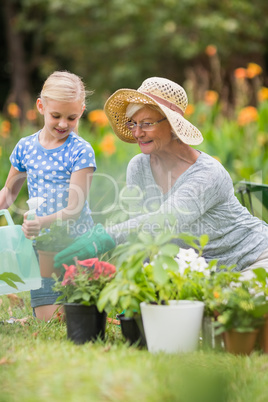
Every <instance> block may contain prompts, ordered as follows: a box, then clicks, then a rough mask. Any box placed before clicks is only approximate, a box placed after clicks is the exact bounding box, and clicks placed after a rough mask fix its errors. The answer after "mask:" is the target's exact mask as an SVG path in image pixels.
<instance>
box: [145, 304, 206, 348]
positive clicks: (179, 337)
mask: <svg viewBox="0 0 268 402" xmlns="http://www.w3.org/2000/svg"><path fill="white" fill-rule="evenodd" d="M140 307H141V315H142V321H143V326H144V332H145V337H146V341H147V347H148V350H149V352H152V353H157V352H166V353H177V352H192V351H194V350H196V349H197V348H198V341H199V334H200V329H201V325H202V318H203V312H204V303H203V302H200V301H190V300H179V301H177V300H171V301H169V305H155V304H147V303H145V302H143V303H141V304H140Z"/></svg>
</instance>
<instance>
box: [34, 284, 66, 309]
mask: <svg viewBox="0 0 268 402" xmlns="http://www.w3.org/2000/svg"><path fill="white" fill-rule="evenodd" d="M54 284H55V281H54V279H53V278H42V280H41V288H39V289H35V290H31V306H32V308H35V307H38V306H45V305H47V304H54V303H55V302H56V300H57V298H58V297H59V296H60V295H61V293H60V292H54V291H53V290H52V287H53V286H54Z"/></svg>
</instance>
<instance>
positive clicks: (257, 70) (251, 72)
mask: <svg viewBox="0 0 268 402" xmlns="http://www.w3.org/2000/svg"><path fill="white" fill-rule="evenodd" d="M261 73H262V68H261V66H259V65H258V64H256V63H249V64H248V67H247V77H248V78H254V77H256V75H260V74H261Z"/></svg>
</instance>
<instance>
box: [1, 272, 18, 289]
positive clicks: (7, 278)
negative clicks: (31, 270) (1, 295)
mask: <svg viewBox="0 0 268 402" xmlns="http://www.w3.org/2000/svg"><path fill="white" fill-rule="evenodd" d="M0 280H1V281H4V282H6V284H7V285H9V286H11V287H12V288H14V289H18V287H17V285H16V284H15V283H14V282H20V283H24V281H23V280H22V279H21V278H20V277H19V276H18V275H16V274H14V273H13V272H4V273H3V274H0Z"/></svg>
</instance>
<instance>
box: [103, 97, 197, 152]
mask: <svg viewBox="0 0 268 402" xmlns="http://www.w3.org/2000/svg"><path fill="white" fill-rule="evenodd" d="M129 103H143V104H144V105H156V106H158V107H159V108H160V109H161V110H162V112H163V113H164V115H165V116H166V118H167V119H168V121H169V124H170V125H171V127H172V131H173V132H174V133H175V134H176V135H177V137H178V138H179V139H180V140H181V141H182V142H184V143H185V144H189V145H198V144H200V143H201V142H202V141H203V136H202V134H201V133H200V131H199V130H198V129H197V128H196V127H195V126H194V125H193V124H191V123H190V122H189V121H188V120H186V119H185V118H184V117H183V116H182V115H181V114H180V113H178V112H176V111H174V110H171V109H169V108H168V107H167V106H164V105H162V104H161V103H158V102H156V101H155V100H154V99H153V98H151V97H150V96H149V95H146V94H144V93H142V92H140V91H137V90H135V89H119V90H117V91H116V92H114V93H113V94H112V95H111V96H110V97H109V98H108V100H107V101H106V103H105V105H104V111H105V113H106V115H107V117H108V120H109V122H110V124H111V126H112V129H113V131H114V133H115V134H116V135H117V136H118V137H119V138H120V139H121V140H122V141H124V142H128V143H136V140H135V139H134V137H133V135H132V132H131V131H130V130H129V129H128V128H127V127H126V125H125V124H126V122H127V121H129V118H128V117H126V108H127V106H128V105H129Z"/></svg>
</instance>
